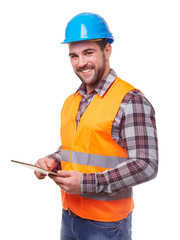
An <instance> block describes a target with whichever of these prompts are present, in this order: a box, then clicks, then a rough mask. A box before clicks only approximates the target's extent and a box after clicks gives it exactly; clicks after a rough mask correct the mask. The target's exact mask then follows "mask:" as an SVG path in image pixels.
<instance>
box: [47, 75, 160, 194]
mask: <svg viewBox="0 0 180 240" xmlns="http://www.w3.org/2000/svg"><path fill="white" fill-rule="evenodd" d="M116 77H117V75H116V73H115V72H114V70H111V71H110V73H109V74H108V75H107V76H106V77H105V78H104V79H103V80H102V81H101V82H100V83H99V85H98V86H97V87H96V89H94V90H93V91H92V92H90V93H88V94H87V93H86V87H85V85H84V84H83V83H82V84H81V86H80V87H79V89H78V90H77V91H79V93H80V94H81V95H82V99H81V102H80V105H79V109H78V114H77V117H76V122H77V126H78V123H79V121H80V118H81V116H82V115H83V113H84V111H85V110H86V108H87V106H88V105H89V104H90V102H91V101H92V99H93V98H94V97H95V95H96V94H99V95H100V96H101V97H102V96H103V95H104V94H105V93H106V91H107V90H108V89H109V87H110V86H111V84H112V83H113V82H114V80H115V79H116ZM112 138H113V139H114V141H116V142H117V143H118V144H119V145H120V146H121V147H122V148H124V149H126V150H127V153H128V159H127V160H126V161H125V162H123V163H121V164H119V165H118V166H116V167H115V168H113V169H109V170H106V171H104V172H102V173H90V174H85V173H84V174H83V175H82V179H81V191H82V193H84V194H85V193H103V194H107V195H114V194H116V192H118V191H123V190H125V189H126V188H131V187H133V186H135V185H137V184H140V183H143V182H146V181H149V180H151V179H153V178H155V177H156V175H157V170H158V144H157V132H156V122H155V112H154V109H153V107H152V105H151V104H150V103H149V101H148V100H147V99H146V98H145V97H144V95H143V94H142V93H141V92H140V91H138V90H132V91H130V92H129V93H128V94H126V96H125V97H124V99H123V101H122V103H121V106H120V108H119V111H118V113H117V115H116V117H115V120H114V122H113V125H112ZM48 157H51V158H53V159H54V160H55V161H56V162H57V163H58V169H59V168H60V160H61V147H60V148H59V149H58V150H57V151H56V152H55V153H53V154H50V155H48Z"/></svg>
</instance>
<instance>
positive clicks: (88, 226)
mask: <svg viewBox="0 0 180 240" xmlns="http://www.w3.org/2000/svg"><path fill="white" fill-rule="evenodd" d="M131 227H132V213H130V214H129V216H128V217H127V218H125V219H123V220H121V221H117V222H99V221H92V220H88V219H83V218H80V217H74V216H71V215H69V214H68V211H65V210H63V212H62V223H61V237H60V239H61V240H109V239H110V240H118V239H119V240H131V234H132V232H131Z"/></svg>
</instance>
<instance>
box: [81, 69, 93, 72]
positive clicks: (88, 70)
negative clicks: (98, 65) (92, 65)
mask: <svg viewBox="0 0 180 240" xmlns="http://www.w3.org/2000/svg"><path fill="white" fill-rule="evenodd" d="M90 71H91V69H87V70H84V71H82V72H83V73H88V72H90Z"/></svg>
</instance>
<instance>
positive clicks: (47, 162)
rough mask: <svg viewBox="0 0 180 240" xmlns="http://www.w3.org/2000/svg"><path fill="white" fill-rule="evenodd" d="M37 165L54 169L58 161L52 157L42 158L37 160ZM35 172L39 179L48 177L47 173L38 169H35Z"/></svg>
mask: <svg viewBox="0 0 180 240" xmlns="http://www.w3.org/2000/svg"><path fill="white" fill-rule="evenodd" d="M35 166H37V167H40V168H43V169H45V170H49V171H52V170H53V169H54V168H55V167H56V163H55V161H54V160H53V159H50V158H40V159H39V160H38V161H37V162H36V164H35ZM34 174H35V176H36V177H37V178H38V179H44V178H45V177H46V175H45V174H43V173H40V172H37V171H35V172H34Z"/></svg>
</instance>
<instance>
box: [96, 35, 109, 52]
mask: <svg viewBox="0 0 180 240" xmlns="http://www.w3.org/2000/svg"><path fill="white" fill-rule="evenodd" d="M96 43H97V45H99V47H100V49H101V51H103V50H104V48H105V47H106V45H107V43H108V40H107V39H106V38H103V39H102V40H101V41H96Z"/></svg>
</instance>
